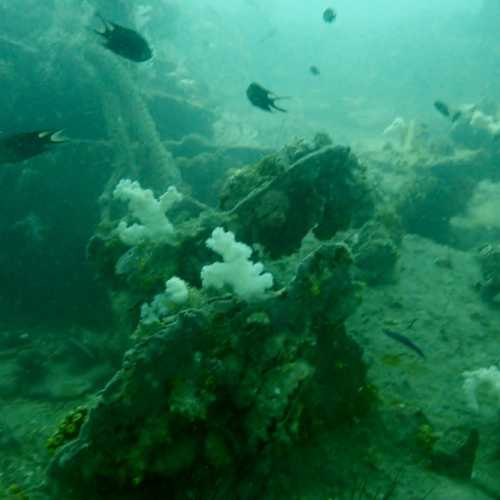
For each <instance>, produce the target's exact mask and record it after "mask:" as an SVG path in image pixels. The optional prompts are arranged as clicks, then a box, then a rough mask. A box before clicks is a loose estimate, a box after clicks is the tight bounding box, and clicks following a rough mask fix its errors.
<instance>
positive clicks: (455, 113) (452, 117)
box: [451, 111, 462, 123]
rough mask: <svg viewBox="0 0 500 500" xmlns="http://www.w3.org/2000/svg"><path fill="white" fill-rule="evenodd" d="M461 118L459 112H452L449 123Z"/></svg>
mask: <svg viewBox="0 0 500 500" xmlns="http://www.w3.org/2000/svg"><path fill="white" fill-rule="evenodd" d="M461 116H462V112H461V111H454V112H453V114H452V116H451V123H455V122H456V121H457V120H458V119H459V118H460V117H461Z"/></svg>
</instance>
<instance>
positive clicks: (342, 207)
mask: <svg viewBox="0 0 500 500" xmlns="http://www.w3.org/2000/svg"><path fill="white" fill-rule="evenodd" d="M317 142H318V144H319V145H321V146H322V147H319V148H318V147H316V146H306V145H303V144H302V143H300V146H301V147H296V148H295V149H292V148H291V147H290V148H288V149H285V150H284V151H283V152H281V153H280V154H277V155H273V156H269V157H266V158H264V159H263V160H262V161H261V162H259V163H258V164H256V165H254V166H253V167H251V168H249V169H245V170H243V171H239V172H237V173H236V174H235V175H234V176H233V177H232V178H230V179H229V181H228V183H227V184H226V187H225V188H224V190H223V193H222V195H221V207H222V208H223V209H225V210H228V211H229V212H230V214H232V215H233V216H235V217H236V220H235V222H234V224H233V228H234V230H235V233H236V234H237V236H238V238H239V239H241V240H243V241H246V242H248V243H254V242H256V243H259V244H261V245H263V246H264V247H265V248H266V250H267V251H268V252H269V253H270V255H271V257H273V258H275V257H280V256H282V255H287V254H290V253H292V252H294V251H295V250H297V249H298V248H299V246H300V243H301V241H302V239H303V238H304V236H305V235H306V234H307V233H308V232H309V231H310V230H312V231H313V232H314V234H315V236H316V237H318V238H319V239H328V238H331V237H333V236H334V235H335V234H336V233H337V232H338V231H339V230H344V229H347V228H349V227H350V226H351V225H354V226H356V225H358V224H360V223H362V222H364V221H366V220H367V218H368V217H369V216H370V215H372V210H373V200H372V198H371V195H370V194H369V191H368V187H367V185H366V183H365V180H364V172H363V167H362V166H361V165H360V164H359V162H358V161H357V159H356V157H355V156H354V155H353V154H352V153H351V151H350V149H349V148H345V147H341V146H336V147H335V146H331V145H326V146H323V143H324V141H322V140H319V139H318V141H317Z"/></svg>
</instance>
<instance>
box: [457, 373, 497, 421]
mask: <svg viewBox="0 0 500 500" xmlns="http://www.w3.org/2000/svg"><path fill="white" fill-rule="evenodd" d="M463 376H464V378H465V381H464V385H463V389H464V392H465V398H466V400H467V405H468V406H469V408H471V409H472V410H474V411H476V412H479V410H480V409H481V410H486V409H487V408H488V407H490V408H492V409H493V410H494V411H498V410H500V370H499V369H498V368H497V367H496V366H490V367H489V368H479V369H477V370H473V371H470V372H464V373H463Z"/></svg>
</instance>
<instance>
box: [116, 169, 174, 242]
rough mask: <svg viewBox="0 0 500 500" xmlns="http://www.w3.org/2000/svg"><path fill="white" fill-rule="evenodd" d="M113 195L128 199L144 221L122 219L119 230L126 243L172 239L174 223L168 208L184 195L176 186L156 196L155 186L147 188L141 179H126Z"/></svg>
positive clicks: (139, 217) (119, 198) (134, 214)
mask: <svg viewBox="0 0 500 500" xmlns="http://www.w3.org/2000/svg"><path fill="white" fill-rule="evenodd" d="M113 197H114V198H116V199H118V200H121V201H125V202H128V207H129V210H130V212H131V214H132V216H133V217H134V218H135V219H137V220H138V221H139V222H140V224H138V223H133V224H131V225H128V224H127V223H126V222H125V221H121V222H120V224H119V225H118V228H117V233H118V236H119V237H120V239H121V240H122V241H123V243H125V244H126V245H138V244H139V243H142V242H144V241H152V242H155V243H168V242H170V241H172V236H173V234H174V227H173V225H172V223H171V222H170V221H169V220H168V218H167V216H166V212H167V211H168V210H169V209H170V208H171V207H172V205H174V204H175V203H176V202H178V201H180V200H181V199H182V195H181V194H180V193H179V192H178V191H177V189H176V188H175V186H170V187H169V188H168V189H167V191H166V192H165V193H164V194H162V195H161V196H160V198H159V199H156V198H155V196H154V194H153V191H151V189H143V188H142V187H141V185H140V184H139V183H138V182H137V181H131V180H130V179H122V180H121V181H120V182H119V183H118V185H117V186H116V188H115V190H114V191H113Z"/></svg>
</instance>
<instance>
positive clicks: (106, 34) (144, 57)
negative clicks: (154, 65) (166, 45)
mask: <svg viewBox="0 0 500 500" xmlns="http://www.w3.org/2000/svg"><path fill="white" fill-rule="evenodd" d="M97 16H98V17H99V18H100V19H101V21H102V23H103V25H104V31H98V30H92V31H93V32H94V33H97V34H98V35H99V36H101V37H102V38H103V40H102V42H103V43H102V45H103V47H105V48H106V49H108V50H110V51H111V52H114V53H115V54H117V55H119V56H121V57H124V58H125V59H128V60H130V61H134V62H144V61H148V60H149V59H151V58H152V57H153V51H152V49H151V47H150V46H149V44H148V42H147V40H146V39H145V38H144V37H143V36H142V35H141V34H140V33H138V32H137V31H134V30H133V29H130V28H125V27H124V26H121V25H120V24H117V23H114V22H112V21H108V20H107V19H105V18H104V17H102V16H101V14H99V13H98V14H97Z"/></svg>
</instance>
